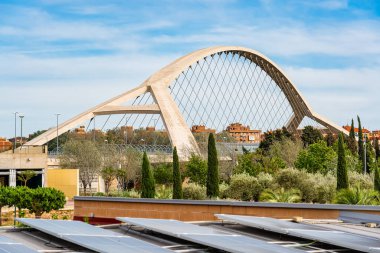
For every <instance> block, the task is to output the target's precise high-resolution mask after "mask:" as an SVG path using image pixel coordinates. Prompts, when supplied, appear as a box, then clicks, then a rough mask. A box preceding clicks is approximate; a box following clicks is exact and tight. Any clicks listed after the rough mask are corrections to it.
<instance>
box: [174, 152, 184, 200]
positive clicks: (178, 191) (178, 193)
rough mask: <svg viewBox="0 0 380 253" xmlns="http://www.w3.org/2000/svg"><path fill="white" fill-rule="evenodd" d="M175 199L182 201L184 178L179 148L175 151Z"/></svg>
mask: <svg viewBox="0 0 380 253" xmlns="http://www.w3.org/2000/svg"><path fill="white" fill-rule="evenodd" d="M173 199H182V177H181V172H180V170H179V159H178V154H177V148H176V147H174V150H173Z"/></svg>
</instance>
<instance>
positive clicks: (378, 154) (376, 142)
mask: <svg viewBox="0 0 380 253" xmlns="http://www.w3.org/2000/svg"><path fill="white" fill-rule="evenodd" d="M373 142H374V146H375V159H376V161H378V160H379V157H380V148H379V139H378V138H375V139H374V141H373Z"/></svg>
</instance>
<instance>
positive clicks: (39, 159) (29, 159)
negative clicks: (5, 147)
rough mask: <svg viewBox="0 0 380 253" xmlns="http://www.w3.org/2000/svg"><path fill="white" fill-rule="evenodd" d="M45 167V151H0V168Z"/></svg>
mask: <svg viewBox="0 0 380 253" xmlns="http://www.w3.org/2000/svg"><path fill="white" fill-rule="evenodd" d="M46 167H47V153H42V152H41V151H40V152H39V153H38V152H34V151H31V152H28V151H27V150H22V152H17V153H13V152H12V151H10V152H9V151H8V152H3V153H0V169H45V168H46Z"/></svg>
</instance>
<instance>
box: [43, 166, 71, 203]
mask: <svg viewBox="0 0 380 253" xmlns="http://www.w3.org/2000/svg"><path fill="white" fill-rule="evenodd" d="M46 186H47V187H54V188H56V189H58V190H61V191H63V192H64V193H65V196H66V197H67V198H68V199H72V198H73V197H74V196H77V195H79V170H78V169H48V170H47V175H46Z"/></svg>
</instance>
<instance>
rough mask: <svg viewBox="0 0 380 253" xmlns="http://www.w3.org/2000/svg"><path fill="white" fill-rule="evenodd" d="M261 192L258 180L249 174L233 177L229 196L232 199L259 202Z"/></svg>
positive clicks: (228, 192)
mask: <svg viewBox="0 0 380 253" xmlns="http://www.w3.org/2000/svg"><path fill="white" fill-rule="evenodd" d="M260 192H261V186H260V184H259V182H258V180H257V179H256V178H255V177H253V176H250V175H249V174H247V173H241V174H236V175H233V176H232V177H231V183H230V187H229V188H228V191H227V196H228V197H229V198H232V199H240V200H244V201H249V200H252V199H255V200H257V199H258V197H259V194H260Z"/></svg>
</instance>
